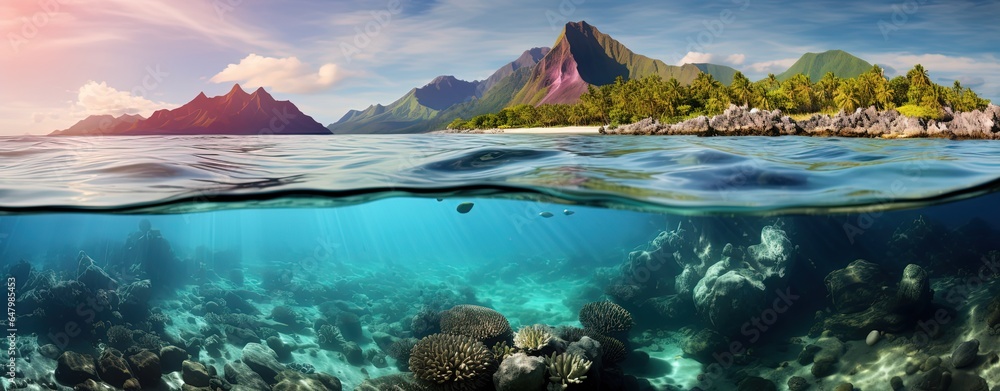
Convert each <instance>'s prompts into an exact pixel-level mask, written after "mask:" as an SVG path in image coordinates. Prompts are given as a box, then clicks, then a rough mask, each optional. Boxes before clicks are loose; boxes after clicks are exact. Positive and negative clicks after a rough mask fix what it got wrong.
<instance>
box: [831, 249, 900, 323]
mask: <svg viewBox="0 0 1000 391" xmlns="http://www.w3.org/2000/svg"><path fill="white" fill-rule="evenodd" d="M824 282H825V283H826V289H827V292H829V293H830V299H831V300H832V301H833V305H834V307H836V308H837V311H839V312H840V313H843V314H850V313H855V312H860V311H864V310H865V309H867V308H869V307H871V305H872V303H874V302H875V301H876V300H878V299H879V298H880V295H881V292H882V286H883V285H885V283H886V276H885V274H884V273H883V272H882V269H881V268H880V267H879V266H878V265H876V264H874V263H871V262H868V261H866V260H863V259H859V260H856V261H854V262H851V264H850V265H847V267H845V268H843V269H838V270H834V271H832V272H830V274H828V275H827V276H826V278H825V279H824Z"/></svg>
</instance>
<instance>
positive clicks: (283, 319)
mask: <svg viewBox="0 0 1000 391" xmlns="http://www.w3.org/2000/svg"><path fill="white" fill-rule="evenodd" d="M271 320H274V321H275V322H279V323H284V324H286V325H288V326H291V327H297V326H299V316H298V314H296V313H295V311H294V310H292V309H291V308H288V307H286V306H283V305H279V306H275V307H274V308H272V309H271Z"/></svg>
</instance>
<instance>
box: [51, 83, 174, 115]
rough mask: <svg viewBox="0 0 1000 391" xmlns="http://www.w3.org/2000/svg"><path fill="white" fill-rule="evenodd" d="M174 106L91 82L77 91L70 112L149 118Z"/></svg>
mask: <svg viewBox="0 0 1000 391" xmlns="http://www.w3.org/2000/svg"><path fill="white" fill-rule="evenodd" d="M174 106H176V105H172V104H169V103H164V102H154V101H151V100H149V99H146V98H144V97H142V96H135V95H132V93H131V92H129V91H119V90H117V89H115V88H114V87H111V86H108V84H107V83H105V82H103V81H102V82H100V83H98V82H96V81H93V80H91V81H88V82H87V83H86V84H84V85H83V86H81V87H80V89H79V90H78V91H77V96H76V102H73V103H72V104H71V107H70V111H71V112H73V113H74V114H79V115H96V114H111V115H114V116H119V115H122V114H141V115H143V116H149V114H152V112H154V111H156V110H159V109H166V108H172V107H174ZM35 120H36V121H38V120H40V117H38V116H36V117H35Z"/></svg>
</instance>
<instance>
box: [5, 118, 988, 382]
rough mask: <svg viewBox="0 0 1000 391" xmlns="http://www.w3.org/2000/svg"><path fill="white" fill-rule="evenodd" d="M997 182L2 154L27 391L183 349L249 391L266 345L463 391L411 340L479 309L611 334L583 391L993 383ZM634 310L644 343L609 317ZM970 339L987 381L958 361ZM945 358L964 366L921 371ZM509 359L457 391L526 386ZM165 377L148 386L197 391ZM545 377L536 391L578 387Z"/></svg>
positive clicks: (380, 139)
mask: <svg viewBox="0 0 1000 391" xmlns="http://www.w3.org/2000/svg"><path fill="white" fill-rule="evenodd" d="M998 183H1000V144H996V143H991V142H985V141H962V142H954V141H948V140H868V139H837V138H797V137H783V138H756V137H746V138H692V137H589V136H566V135H560V136H517V135H417V136H336V137H309V136H302V137H300V136H288V137H128V138H124V137H121V138H115V137H110V138H50V137H11V138H0V265H2V266H0V271H6V273H7V274H8V275H9V276H10V277H11V278H14V280H13V281H15V282H14V283H13V287H12V288H11V290H10V292H11V294H13V296H11V297H12V298H13V299H12V300H13V301H11V303H13V305H10V306H9V309H10V310H11V311H12V314H13V317H14V318H15V325H16V326H17V327H11V328H12V329H14V328H16V329H17V331H16V332H15V333H14V334H15V336H16V343H14V345H15V349H14V350H12V351H11V352H10V353H14V354H13V355H12V356H13V359H14V361H13V363H14V365H13V367H14V370H13V371H12V374H13V375H14V376H6V377H5V380H4V381H3V382H4V383H3V384H4V386H5V387H6V388H8V389H20V388H28V389H42V388H49V389H62V388H66V387H72V386H74V385H76V382H77V381H82V379H85V378H86V377H87V376H86V375H78V376H77V377H73V376H70V375H65V373H67V371H66V370H65V369H63V370H62V371H61V372H57V373H56V374H55V375H54V374H53V373H54V372H56V369H57V368H60V367H61V364H60V361H65V357H62V355H64V354H66V353H65V352H74V353H81V354H86V355H90V356H92V357H94V358H100V357H102V354H103V353H105V352H106V351H109V350H108V349H109V348H114V349H117V350H118V351H121V352H123V353H122V354H124V356H126V357H128V356H130V355H132V354H136V353H138V352H141V351H143V350H149V351H151V352H154V353H155V354H156V355H158V356H160V357H161V360H163V361H164V362H165V361H166V358H167V357H169V355H167V354H166V353H164V351H163V350H162V349H163V348H164V347H165V346H176V347H178V348H179V350H182V351H184V352H185V353H186V354H187V355H188V358H189V359H190V360H191V361H193V362H198V363H200V364H201V365H204V366H206V367H211V368H214V370H215V371H216V372H217V373H218V374H219V375H217V376H215V377H213V379H214V380H213V383H212V384H213V385H214V386H218V387H219V388H223V389H228V388H226V387H231V386H232V385H233V383H234V382H236V380H235V379H236V377H233V376H224V373H228V372H227V370H226V365H227V364H230V365H232V364H234V363H238V362H240V361H241V360H242V361H243V362H247V361H252V360H251V359H249V358H247V357H246V355H247V354H248V353H247V350H248V349H249V350H253V349H255V347H256V345H254V344H261V345H265V346H269V347H270V348H271V349H274V350H276V351H281V350H282V349H283V348H281V346H286V345H287V346H289V347H288V348H287V350H288V351H287V352H278V353H276V355H277V357H276V358H275V361H276V362H277V364H275V365H278V366H280V367H281V368H280V369H291V370H293V371H295V373H297V375H295V376H299V377H305V379H306V380H303V378H298V377H293V376H292V375H288V374H286V375H285V377H284V378H285V379H290V380H287V381H286V382H284V383H282V381H281V380H280V379H275V378H274V377H273V376H271V378H269V379H263V381H264V383H265V385H264V386H262V387H266V389H272V388H273V389H275V390H278V389H289V388H287V387H289V384H290V383H292V382H293V380H294V381H298V382H300V383H301V382H305V383H309V384H311V385H312V386H314V388H312V389H330V388H332V387H330V386H329V384H327V385H326V386H323V387H326V388H320V387H321V386H319V385H317V384H319V383H321V382H320V381H319V380H317V379H313V378H309V376H315V375H314V374H312V372H323V373H328V374H330V375H333V376H335V377H337V378H338V379H339V380H340V382H341V383H342V387H343V389H355V388H356V387H360V388H359V389H387V390H388V389H397V388H391V387H403V386H402V385H400V384H404V383H405V384H407V386H406V387H411V388H398V389H441V387H442V386H441V385H434V384H431V383H427V382H426V381H424V380H421V379H420V377H421V373H417V372H420V370H419V367H420V366H419V363H414V361H413V360H412V359H407V358H406V357H405V356H404V357H398V356H399V350H400V349H399V348H398V346H407V347H408V346H410V345H413V344H414V343H417V344H418V346H419V342H417V341H422V340H423V339H425V338H426V337H427V336H428V335H430V334H434V333H439V332H448V330H447V327H448V326H447V325H446V323H447V321H444V322H442V321H440V320H439V318H447V317H448V316H449V314H455V313H460V312H461V311H463V310H464V309H463V308H464V307H462V306H463V305H474V306H477V307H475V308H480V307H483V308H489V309H490V310H491V311H496V313H499V314H502V316H503V318H504V319H505V320H506V321H507V322H508V323H509V325H510V327H511V329H512V330H511V331H512V332H516V331H518V330H519V329H520V328H521V327H522V326H530V325H535V324H542V325H547V326H551V327H552V329H551V330H550V332H551V335H552V337H553V341H563V342H558V343H557V342H550V343H549V346H548V347H546V348H545V349H542V350H540V351H532V350H530V349H522V350H524V351H525V352H526V353H527V354H528V355H533V356H539V357H540V356H541V355H546V356H548V355H549V353H553V352H555V353H557V354H569V353H568V352H572V351H576V352H579V351H581V349H583V348H581V347H580V346H577V348H575V350H574V349H568V348H567V346H569V345H571V344H574V343H575V344H578V345H579V344H584V345H585V343H584V342H581V341H579V339H580V335H584V334H585V335H587V336H588V338H589V339H591V340H598V341H603V342H602V346H603V347H602V348H600V349H598V350H597V351H598V352H603V354H601V355H602V356H603V357H584V358H586V359H589V361H591V363H592V366H591V369H590V375H589V376H588V379H578V380H580V382H578V383H577V382H568V383H567V385H568V388H566V389H569V390H573V389H591V390H647V389H655V390H668V389H670V390H673V389H683V390H689V389H703V390H710V389H719V390H728V389H741V390H742V389H768V388H767V387H768V386H767V384H768V383H769V384H773V385H776V386H777V388H779V389H784V388H785V387H786V386H788V387H791V386H790V384H792V383H793V382H799V380H798V378H801V379H803V380H804V381H806V382H808V383H809V384H817V387H823V388H824V389H833V387H836V386H838V385H840V384H841V383H844V382H850V383H852V384H853V385H854V386H855V387H857V388H859V389H863V390H868V389H889V386H890V385H889V383H890V379H891V378H892V377H893V376H899V377H900V378H901V381H903V382H904V383H905V384H907V385H910V384H917V383H920V382H923V381H924V380H927V379H925V378H929V377H932V376H933V375H940V374H941V373H939V372H935V371H938V370H939V369H940V370H941V371H943V370H948V371H949V373H950V374H951V376H954V377H956V379H957V380H956V381H960V382H961V381H968V382H972V383H976V382H978V381H979V379H982V380H983V381H984V382H987V384H989V385H997V384H998V382H1000V367H997V365H996V364H995V363H994V362H992V361H991V360H990V356H989V354H990V353H989V352H995V351H998V350H1000V343H998V342H997V341H996V338H995V335H996V332H998V331H1000V327H996V326H997V324H998V323H1000V299H997V295H998V292H1000V289H998V288H997V285H996V281H995V280H996V277H997V276H1000V267H996V266H995V263H996V262H1000V256H998V255H1000V252H998V251H1000V245H998V243H1000V208H998V207H997V206H996V205H997V202H998V201H1000V200H998V197H997V196H996V194H995V190H996V189H997V184H998ZM468 203H471V204H472V207H471V210H468V211H467V213H462V211H465V210H464V209H463V207H464V208H466V209H467V208H468ZM862 259H863V260H865V261H858V260H862ZM910 265H914V266H912V267H911V266H910ZM789 296H791V297H793V299H789ZM780 300H786V301H785V302H784V304H782V303H781V302H780ZM94 302H98V303H100V305H96V306H95V305H93V304H91V303H94ZM607 302H612V303H614V304H606V303H607ZM588 303H601V304H599V305H598V308H600V310H596V311H597V312H596V315H593V316H590V315H591V311H595V310H593V308H594V307H588ZM779 304H781V305H780V306H779ZM609 308H610V309H609ZM91 310H92V311H91ZM581 311H582V312H583V313H582V312H581ZM618 311H621V312H625V313H628V317H629V318H630V319H631V320H630V321H629V322H627V323H634V325H632V326H631V327H628V329H629V330H625V331H623V330H597V329H598V328H600V327H598V326H595V325H594V324H593V322H594V321H593V320H588V319H591V318H593V317H595V316H596V317H597V318H598V322H599V323H600V322H604V321H607V322H610V321H611V320H606V319H612V318H614V316H616V314H617V315H620V313H619V312H618ZM942 311H943V312H942ZM289 314H291V315H289ZM491 314H492V312H491ZM941 314H944V315H946V316H947V317H948V320H947V321H943V320H942V319H943V318H942V317H941ZM584 315H588V316H584ZM614 319H618V318H614ZM928 322H931V323H928ZM70 324H73V325H75V326H74V327H77V326H78V327H79V328H80V330H82V331H80V332H77V333H70V332H69V331H68V329H67V326H68V325H70ZM927 325H933V326H934V327H935V330H928V328H929V327H930V326H927ZM476 327H486V326H485V325H478V326H476ZM560 327H563V328H560ZM565 327H585V328H586V329H587V330H585V331H582V330H581V331H580V333H576V334H574V332H572V331H569V329H566V328H565ZM112 328H114V330H115V331H113V332H112V331H109V330H110V329H112ZM442 328H445V330H442ZM334 329H335V330H337V332H339V333H340V334H342V335H343V338H342V339H338V338H333V340H332V341H331V340H330V338H332V337H330V336H331V335H333V334H331V333H333V331H331V330H334ZM122 330H125V335H126V337H123V336H122V335H123V334H122ZM873 330H874V331H876V333H875V335H877V336H878V338H877V339H880V340H882V342H877V343H876V344H875V345H874V346H871V347H869V346H868V344H866V341H865V340H866V338H867V337H869V335H870V334H871V332H872V331H873ZM932 331H933V332H932ZM451 333H452V334H455V333H458V332H457V331H452V332H451ZM334 334H336V333H334ZM466 337H469V338H472V337H471V336H466ZM590 337H592V338H590ZM269 338H271V340H269ZM274 338H276V339H277V341H281V342H280V343H278V342H275V340H274ZM506 338H507V342H508V343H511V344H513V343H514V342H516V340H515V339H513V334H510V335H507V336H506ZM609 338H610V339H614V340H616V341H618V343H621V345H622V347H621V349H620V352H619V351H618V350H615V349H617V348H614V347H613V346H612V345H614V344H615V342H609V340H608V339H609ZM500 339H501V340H502V339H504V338H500ZM925 340H926V341H925ZM970 340H977V341H978V345H977V350H976V353H978V355H977V354H976V353H973V354H972V360H974V361H975V363H976V364H974V365H973V364H969V365H968V366H966V365H955V364H954V363H952V362H951V361H950V359H951V358H952V357H953V356H955V355H958V354H957V352H956V351H955V350H956V348H957V347H958V346H959V345H960V344H962V343H963V342H967V341H970ZM408 341H409V342H408ZM407 342H408V343H409V344H410V345H406V343H407ZM481 342H484V343H485V342H490V343H487V344H486V345H490V346H486V345H484V346H485V348H491V347H492V343H493V342H496V340H494V339H489V340H488V341H487V340H482V341H481ZM733 343H739V344H740V347H741V348H740V349H733V348H732V346H733V345H732V344H733ZM275 344H277V345H275ZM602 349H603V350H602ZM583 350H586V349H583ZM966 350H968V348H966ZM405 351H406V353H407V354H406V355H409V352H410V350H409V349H405ZM540 352H541V353H540ZM808 352H812V353H811V355H810V353H808ZM817 352H819V353H817ZM619 353H620V355H616V354H619ZM111 354H112V355H114V353H111ZM813 356H816V357H822V360H821V359H817V358H816V357H813ZM932 357H938V358H942V359H944V360H945V362H946V363H945V364H942V366H940V367H938V368H932V369H930V370H928V371H923V372H917V373H910V371H908V370H907V369H908V368H907V366H910V365H912V364H914V363H916V364H917V365H918V366H919V365H920V364H923V363H924V362H925V361H927V360H928V359H930V358H932ZM507 360H509V358H507V359H505V358H504V357H494V361H495V362H493V363H492V364H491V365H492V366H489V367H490V369H489V370H488V371H487V372H488V373H480V374H477V376H476V377H474V381H473V382H472V383H469V384H464V383H463V384H459V385H454V387H458V388H453V389H469V390H492V389H494V388H496V389H512V388H510V386H509V385H508V383H510V379H509V378H510V377H511V376H514V375H510V374H509V370H507V369H505V368H507V367H506V365H508V364H507ZM539 360H540V359H539ZM824 360H825V361H824ZM831 360H832V361H833V363H834V364H833V365H832V367H831V366H830V365H829V363H828V361H831ZM99 361H103V360H99ZM821 361H822V363H821ZM918 361H919V362H918ZM539 362H541V361H539ZM408 364H409V366H414V365H415V364H417V365H416V368H417V369H415V370H413V372H411V370H412V369H413V368H408ZM959 364H961V363H959ZM512 365H513V364H510V366H512ZM537 365H541V364H537ZM949 365H950V367H949ZM98 366H101V365H98ZM133 366H135V365H134V364H133ZM819 367H823V368H824V369H818V368H819ZM255 368H257V367H254V369H255ZM306 368H312V369H311V370H309V369H306ZM546 368H548V367H546ZM859 368H860V369H859ZM136 371H138V369H137V368H132V372H136ZM505 371H506V372H505ZM100 372H102V374H97V376H95V377H97V378H99V379H100V380H101V381H102V382H103V383H107V384H110V385H112V386H114V387H117V388H123V387H124V384H115V383H116V382H118V383H120V382H119V381H118V380H116V379H117V378H115V377H114V376H110V375H105V374H103V372H104V371H103V370H101V371H100ZM162 372H164V373H163V374H162V376H161V378H159V379H158V380H157V381H156V382H157V384H152V385H151V384H149V381H152V380H149V381H147V379H140V383H142V384H141V385H142V387H143V388H155V387H165V388H167V389H180V388H181V385H182V384H183V383H185V382H186V381H187V382H188V383H189V384H190V379H185V377H184V376H183V373H184V371H183V370H182V371H170V370H166V368H164V371H162ZM254 372H256V373H258V374H259V372H260V371H257V370H254ZM400 374H402V375H400ZM80 376H83V377H80ZM255 376H256V375H255ZM394 376H395V377H394ZM263 377H268V376H266V375H265V376H263ZM548 377H549V376H545V377H539V380H538V381H537V382H536V383H534V386H537V389H546V388H549V389H559V387H561V386H560V384H557V383H558V382H555V381H553V380H546V379H548ZM939 377H940V376H939ZM240 378H242V379H246V376H242V377H240ZM380 378H381V379H383V380H377V379H380ZM387 379H388V380H387ZM95 380H96V379H95ZM933 380H934V379H930V380H927V381H933ZM244 381H245V380H244ZM393 382H394V383H393ZM457 383H461V382H457ZM282 384H284V385H283V386H282ZM324 384H325V383H324ZM389 384H395V385H391V386H390V385H389ZM449 384H450V383H449ZM510 384H513V383H510ZM240 385H243V386H246V385H245V384H240ZM445 386H448V384H445ZM365 387H368V388H365ZM435 387H437V388H435ZM462 387H464V388H462ZM505 387H506V388H505ZM550 387H555V388H550ZM761 387H763V388H761ZM251 388H252V387H251ZM445 389H447V387H446V388H445Z"/></svg>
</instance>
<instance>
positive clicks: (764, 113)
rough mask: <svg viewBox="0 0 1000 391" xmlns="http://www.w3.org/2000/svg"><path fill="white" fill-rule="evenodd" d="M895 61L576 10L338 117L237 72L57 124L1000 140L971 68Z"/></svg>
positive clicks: (78, 128) (216, 130) (180, 131)
mask: <svg viewBox="0 0 1000 391" xmlns="http://www.w3.org/2000/svg"><path fill="white" fill-rule="evenodd" d="M889 73H890V72H887V71H886V69H885V68H884V67H883V66H880V65H878V64H872V63H869V62H867V61H865V60H863V59H860V58H858V57H855V56H853V55H851V54H850V53H847V52H845V51H842V50H830V51H826V52H823V53H806V54H805V55H803V56H802V57H801V58H800V59H799V60H798V61H797V62H795V63H794V64H793V65H792V66H791V67H789V68H788V69H787V70H786V71H784V72H782V73H779V74H773V73H772V74H769V75H768V76H767V77H766V78H764V79H762V80H758V81H752V80H750V79H749V78H748V77H747V76H745V75H744V73H743V72H741V71H739V70H737V69H734V68H732V67H729V66H725V65H719V64H709V63H695V64H683V65H668V64H666V63H664V62H663V61H660V60H656V59H653V58H650V57H646V56H643V55H640V54H637V53H634V52H632V51H631V50H629V49H628V48H627V47H626V46H625V45H623V44H622V43H620V42H618V41H617V40H615V39H613V38H612V37H611V36H609V35H606V34H604V33H602V32H601V31H600V30H598V29H597V28H596V27H594V26H591V25H589V24H587V22H583V21H581V22H570V23H567V24H566V25H565V27H564V28H563V30H562V33H561V34H560V35H559V37H558V38H557V39H556V42H555V44H554V45H553V46H552V48H547V47H542V48H532V49H528V50H526V51H524V52H523V53H522V54H521V55H520V56H519V57H518V58H517V59H515V60H514V61H511V62H510V63H507V64H505V65H503V66H501V67H500V68H499V69H497V70H496V71H495V72H494V73H493V74H491V75H490V76H489V77H487V78H485V79H483V80H475V81H465V80H460V79H457V78H455V77H454V76H450V75H442V76H438V77H436V78H434V79H433V80H432V81H431V82H430V83H428V84H426V85H424V86H422V87H419V88H413V89H411V90H410V91H409V92H407V93H406V94H405V95H404V96H403V97H401V98H399V99H397V100H396V101H395V102H393V103H391V104H389V105H386V106H383V105H381V104H376V105H371V106H369V107H368V108H366V109H364V110H351V111H349V112H348V113H347V114H345V115H344V116H343V117H342V118H341V119H340V120H339V121H337V122H335V123H333V124H330V125H328V126H323V125H321V124H320V123H318V122H316V121H315V120H313V119H312V117H310V116H308V115H306V114H304V113H302V112H301V111H299V109H298V108H297V107H296V106H295V105H294V104H293V103H291V102H289V101H279V100H275V99H274V98H273V97H272V96H271V95H270V94H269V93H267V92H266V91H265V90H264V89H263V88H258V89H257V90H256V91H254V92H253V93H250V94H248V93H246V92H245V91H244V90H243V89H242V88H241V87H240V86H239V85H235V86H234V87H233V89H232V90H231V91H230V92H229V93H228V94H226V95H224V96H218V97H212V98H208V97H207V96H205V95H204V93H200V94H199V95H198V96H197V97H196V98H195V99H194V100H192V101H190V102H189V103H187V104H185V105H183V106H181V107H178V108H175V109H172V110H166V109H164V110H160V111H157V112H155V113H153V115H152V116H151V117H150V118H143V117H140V116H135V115H123V116H120V117H112V116H108V115H103V116H91V117H88V118H86V119H84V120H82V121H80V122H78V123H77V124H76V125H73V126H72V127H70V128H68V129H64V130H57V131H54V132H52V133H51V134H52V135H58V136H88V135H89V136H93V135H106V136H133V135H185V134H186V135H191V134H218V135H271V134H285V135H288V134H308V135H329V134H411V133H428V132H444V133H504V132H512V133H546V132H547V133H573V131H560V129H570V130H572V129H573V128H568V127H586V128H585V129H586V130H587V132H588V133H591V134H598V133H600V134H643V135H653V134H655V135H698V136H718V135H722V136H738V135H766V136H777V135H806V136H809V135H818V136H846V137H887V138H896V137H940V138H963V139H964V138H968V139H1000V107H998V106H995V105H992V104H991V103H990V102H989V101H988V100H986V99H983V98H981V97H980V96H979V95H978V94H977V93H976V92H975V91H973V90H972V89H971V88H969V87H966V86H964V85H962V83H961V82H960V81H954V83H953V84H952V85H950V86H945V85H940V84H938V83H935V82H934V81H933V80H934V79H932V77H931V75H930V72H929V70H927V69H925V68H924V67H923V66H922V65H920V64H917V65H915V66H913V68H912V69H910V70H909V71H908V72H906V73H905V74H902V75H898V76H895V77H890V76H888V75H887V74H889ZM892 73H894V71H893V72H892ZM525 128H544V129H525ZM550 130H551V131H550Z"/></svg>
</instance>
